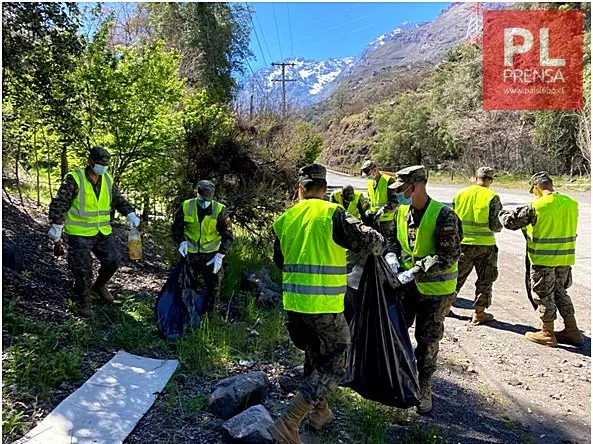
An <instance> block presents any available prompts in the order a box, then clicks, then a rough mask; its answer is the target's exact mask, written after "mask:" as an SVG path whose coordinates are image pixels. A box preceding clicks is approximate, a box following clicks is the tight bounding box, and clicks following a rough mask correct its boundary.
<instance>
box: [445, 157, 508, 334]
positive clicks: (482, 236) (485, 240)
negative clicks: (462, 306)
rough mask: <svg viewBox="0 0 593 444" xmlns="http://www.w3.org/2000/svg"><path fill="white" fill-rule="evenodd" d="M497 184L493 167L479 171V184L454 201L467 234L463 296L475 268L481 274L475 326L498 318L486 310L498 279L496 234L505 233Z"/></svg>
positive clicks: (461, 278)
mask: <svg viewBox="0 0 593 444" xmlns="http://www.w3.org/2000/svg"><path fill="white" fill-rule="evenodd" d="M493 181H494V170H493V169H492V168H490V167H482V168H479V169H478V172H477V174H476V178H475V185H472V186H470V187H468V188H464V189H463V190H461V191H459V192H458V193H457V194H456V195H455V197H454V198H453V209H454V210H455V213H457V215H458V216H459V218H460V219H461V223H462V225H463V233H464V235H463V240H462V241H461V257H460V259H459V277H458V278H457V290H456V292H457V293H459V291H460V290H461V287H463V284H465V281H466V280H467V278H468V276H469V275H470V273H471V272H472V270H473V269H474V267H475V269H476V274H477V275H478V279H477V280H476V292H475V299H474V307H475V313H474V315H473V317H472V323H473V324H483V323H486V322H490V321H492V320H494V316H492V315H491V314H490V313H486V311H485V310H486V309H487V308H488V307H490V304H491V303H492V284H493V283H494V281H496V278H497V277H498V247H497V246H496V240H495V239H494V233H499V232H500V231H501V230H502V224H501V223H500V221H499V220H498V213H499V212H500V210H502V204H501V203H500V198H499V197H498V195H497V194H496V193H495V192H494V191H491V190H490V189H489V188H490V186H491V185H492V182H493Z"/></svg>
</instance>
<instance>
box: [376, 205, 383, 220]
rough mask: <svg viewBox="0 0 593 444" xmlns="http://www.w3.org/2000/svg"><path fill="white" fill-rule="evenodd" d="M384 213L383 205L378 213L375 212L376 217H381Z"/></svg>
mask: <svg viewBox="0 0 593 444" xmlns="http://www.w3.org/2000/svg"><path fill="white" fill-rule="evenodd" d="M383 213H385V207H381V209H380V210H379V211H377V213H376V214H375V218H376V219H379V218H380V217H381V216H383Z"/></svg>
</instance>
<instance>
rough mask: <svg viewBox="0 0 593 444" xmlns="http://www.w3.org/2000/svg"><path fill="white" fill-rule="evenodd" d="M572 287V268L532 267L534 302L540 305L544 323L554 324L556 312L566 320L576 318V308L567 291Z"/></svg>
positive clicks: (540, 313)
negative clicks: (569, 317) (571, 317)
mask: <svg viewBox="0 0 593 444" xmlns="http://www.w3.org/2000/svg"><path fill="white" fill-rule="evenodd" d="M571 285H572V270H571V268H570V267H545V266H542V265H532V266H531V289H532V290H533V292H534V293H535V294H534V295H533V300H534V302H535V303H536V304H538V306H539V308H538V310H539V315H540V318H541V320H542V322H554V320H556V310H558V311H559V312H560V316H562V317H563V318H566V317H568V316H574V306H573V305H572V301H571V300H570V296H568V293H567V292H566V290H567V289H568V288H569V287H570V286H571Z"/></svg>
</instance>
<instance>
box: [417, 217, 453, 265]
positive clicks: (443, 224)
mask: <svg viewBox="0 0 593 444" xmlns="http://www.w3.org/2000/svg"><path fill="white" fill-rule="evenodd" d="M462 239H463V228H462V227H461V220H459V217H457V215H456V214H455V212H454V211H453V210H451V209H450V208H449V207H444V208H443V209H442V210H441V211H440V213H439V215H438V216H437V220H436V241H435V254H434V255H431V256H426V257H425V258H424V259H422V260H421V261H418V262H417V263H416V265H419V266H420V268H421V270H422V271H421V273H422V272H424V273H426V274H427V275H428V276H434V275H437V274H441V273H442V272H444V271H445V270H447V269H448V268H450V267H451V266H452V265H453V264H454V263H455V262H457V261H458V260H459V257H460V256H461V240H462Z"/></svg>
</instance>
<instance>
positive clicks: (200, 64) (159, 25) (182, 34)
mask: <svg viewBox="0 0 593 444" xmlns="http://www.w3.org/2000/svg"><path fill="white" fill-rule="evenodd" d="M249 14H250V8H249V6H246V5H245V4H239V3H217V2H195V3H194V2H188V3H151V19H152V24H153V27H154V28H155V30H156V35H157V37H158V38H161V39H163V40H164V41H165V42H166V43H167V46H169V47H171V48H174V49H175V50H177V51H179V53H180V54H181V55H182V59H181V66H180V73H181V75H182V76H183V77H185V78H187V80H188V84H189V85H190V86H193V87H195V88H196V89H197V90H202V89H205V90H206V91H208V94H209V96H210V97H211V98H212V99H213V100H215V101H220V102H230V101H231V100H232V98H233V92H234V90H235V88H236V86H237V85H236V82H235V79H234V78H233V74H234V73H238V74H243V73H244V63H245V59H247V58H249V57H252V56H253V54H252V53H251V51H250V49H249V37H250V30H251V27H250V18H249Z"/></svg>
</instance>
